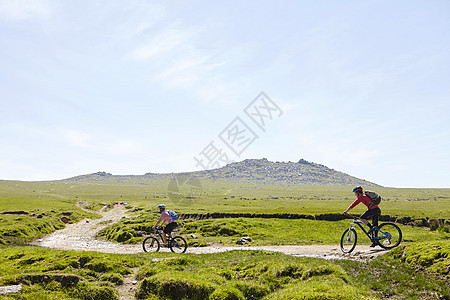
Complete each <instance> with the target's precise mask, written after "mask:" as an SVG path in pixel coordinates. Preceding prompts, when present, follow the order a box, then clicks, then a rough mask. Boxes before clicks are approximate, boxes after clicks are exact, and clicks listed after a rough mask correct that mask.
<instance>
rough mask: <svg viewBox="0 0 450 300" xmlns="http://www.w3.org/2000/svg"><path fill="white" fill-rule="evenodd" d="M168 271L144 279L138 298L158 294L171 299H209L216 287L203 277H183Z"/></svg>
mask: <svg viewBox="0 0 450 300" xmlns="http://www.w3.org/2000/svg"><path fill="white" fill-rule="evenodd" d="M179 276H180V277H177V276H176V275H175V276H173V275H172V274H171V275H169V274H167V273H162V274H158V275H155V276H152V277H148V278H145V279H144V280H142V282H141V284H140V285H139V288H138V291H137V297H138V299H145V297H146V296H147V295H158V296H160V297H161V298H169V299H198V300H204V299H208V297H209V295H210V294H211V293H212V292H213V291H214V289H215V287H214V285H213V284H212V283H210V282H208V281H206V280H204V279H202V278H183V277H185V276H183V275H182V274H179Z"/></svg>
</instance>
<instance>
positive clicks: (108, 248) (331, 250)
mask: <svg viewBox="0 0 450 300" xmlns="http://www.w3.org/2000/svg"><path fill="white" fill-rule="evenodd" d="M96 213H98V212H96ZM99 214H100V215H102V217H103V218H101V219H96V220H92V219H84V220H82V221H80V222H78V223H76V224H69V225H67V226H66V228H64V229H61V230H58V231H56V232H54V233H52V234H50V235H47V236H45V237H44V238H41V239H37V240H34V241H33V242H32V243H31V244H32V245H34V246H40V247H46V248H53V249H60V250H77V251H96V252H102V253H115V254H135V253H142V252H143V250H142V245H141V244H138V245H124V244H118V243H112V242H109V241H105V240H99V239H97V233H98V232H99V231H100V230H102V229H103V228H105V227H107V226H109V225H111V224H113V223H117V222H118V221H119V220H120V219H122V218H123V217H127V211H126V210H125V207H124V205H120V204H116V205H115V206H114V207H113V208H112V209H111V210H109V211H103V210H102V211H100V212H99ZM232 250H266V251H276V252H281V253H284V254H287V255H294V256H306V257H320V258H327V259H367V258H373V257H375V256H378V255H381V254H383V253H386V250H383V249H380V248H378V247H377V248H370V247H368V246H364V245H357V246H356V249H355V250H354V252H353V253H351V254H350V255H348V254H347V255H343V254H342V252H341V250H340V249H339V245H337V244H336V245H307V246H250V247H247V246H208V247H198V248H188V250H187V253H195V254H207V253H219V252H224V251H232ZM160 251H170V250H168V249H161V250H160Z"/></svg>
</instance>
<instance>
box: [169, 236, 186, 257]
mask: <svg viewBox="0 0 450 300" xmlns="http://www.w3.org/2000/svg"><path fill="white" fill-rule="evenodd" d="M169 245H170V250H171V251H172V252H175V253H184V252H186V249H187V247H188V244H187V242H186V240H185V239H184V238H182V237H181V236H176V237H174V238H173V239H172V241H171V242H170V244H169Z"/></svg>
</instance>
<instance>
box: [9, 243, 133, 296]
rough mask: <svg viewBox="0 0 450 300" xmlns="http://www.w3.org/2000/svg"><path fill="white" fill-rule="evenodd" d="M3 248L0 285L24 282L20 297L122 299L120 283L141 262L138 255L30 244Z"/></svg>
mask: <svg viewBox="0 0 450 300" xmlns="http://www.w3.org/2000/svg"><path fill="white" fill-rule="evenodd" d="M1 251H2V256H1V257H0V274H1V275H0V285H2V286H3V285H11V284H22V285H23V291H22V293H21V296H20V298H19V299H96V300H103V299H105V300H111V299H118V292H117V290H116V285H117V284H120V283H122V282H123V276H124V275H127V274H130V273H131V268H133V267H137V266H138V265H139V264H140V263H139V258H138V256H119V255H104V254H101V253H94V252H75V251H56V250H51V249H45V248H37V247H29V246H28V247H18V246H10V247H3V248H1ZM12 298H14V299H16V298H15V296H11V299H12ZM2 299H3V298H2ZM7 299H8V298H7Z"/></svg>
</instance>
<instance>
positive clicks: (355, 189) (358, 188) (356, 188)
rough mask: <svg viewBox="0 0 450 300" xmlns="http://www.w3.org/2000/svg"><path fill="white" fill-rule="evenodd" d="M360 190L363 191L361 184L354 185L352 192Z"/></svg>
mask: <svg viewBox="0 0 450 300" xmlns="http://www.w3.org/2000/svg"><path fill="white" fill-rule="evenodd" d="M362 191H363V188H362V187H361V186H357V187H355V188H354V189H353V193H356V192H361V193H362Z"/></svg>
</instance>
